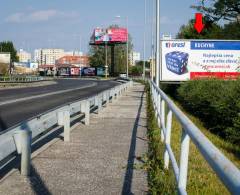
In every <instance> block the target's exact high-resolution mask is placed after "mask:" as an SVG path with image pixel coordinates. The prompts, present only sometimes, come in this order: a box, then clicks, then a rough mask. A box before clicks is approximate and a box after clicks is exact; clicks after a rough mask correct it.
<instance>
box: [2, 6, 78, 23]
mask: <svg viewBox="0 0 240 195" xmlns="http://www.w3.org/2000/svg"><path fill="white" fill-rule="evenodd" d="M77 16H78V13H77V12H73V11H72V12H63V11H58V10H55V9H48V10H37V11H32V12H28V13H24V12H18V13H14V14H12V15H10V16H8V17H7V18H5V22H8V23H27V22H44V21H48V20H50V19H53V18H58V19H59V18H74V17H77Z"/></svg>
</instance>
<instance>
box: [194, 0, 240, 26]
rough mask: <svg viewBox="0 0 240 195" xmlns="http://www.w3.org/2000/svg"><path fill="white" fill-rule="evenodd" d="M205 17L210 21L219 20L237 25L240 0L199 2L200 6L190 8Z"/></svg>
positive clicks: (203, 0) (239, 14)
mask: <svg viewBox="0 0 240 195" xmlns="http://www.w3.org/2000/svg"><path fill="white" fill-rule="evenodd" d="M192 7H193V8H195V9H197V10H198V11H200V12H202V13H203V14H205V15H206V17H208V18H209V19H210V20H211V21H213V22H216V21H219V20H221V19H223V20H227V21H231V22H235V21H236V20H237V21H238V23H239V20H240V18H239V16H240V0H208V1H206V0H201V5H197V6H195V5H194V6H192Z"/></svg>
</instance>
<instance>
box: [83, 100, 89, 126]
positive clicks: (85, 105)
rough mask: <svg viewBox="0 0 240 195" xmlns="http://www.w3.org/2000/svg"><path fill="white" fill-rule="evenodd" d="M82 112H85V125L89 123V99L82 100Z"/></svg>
mask: <svg viewBox="0 0 240 195" xmlns="http://www.w3.org/2000/svg"><path fill="white" fill-rule="evenodd" d="M82 103H83V113H84V114H85V119H84V120H85V121H84V122H85V125H89V124H90V102H89V100H84V101H83V102H82Z"/></svg>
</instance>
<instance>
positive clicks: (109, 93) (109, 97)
mask: <svg viewBox="0 0 240 195" xmlns="http://www.w3.org/2000/svg"><path fill="white" fill-rule="evenodd" d="M108 102H109V103H112V90H111V89H110V90H109V91H108Z"/></svg>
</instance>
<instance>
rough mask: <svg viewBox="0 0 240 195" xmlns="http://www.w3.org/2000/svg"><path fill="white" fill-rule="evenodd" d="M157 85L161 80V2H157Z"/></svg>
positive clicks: (158, 0) (157, 0)
mask: <svg viewBox="0 0 240 195" xmlns="http://www.w3.org/2000/svg"><path fill="white" fill-rule="evenodd" d="M156 42H157V43H156V85H157V87H159V79H160V0H156Z"/></svg>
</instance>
